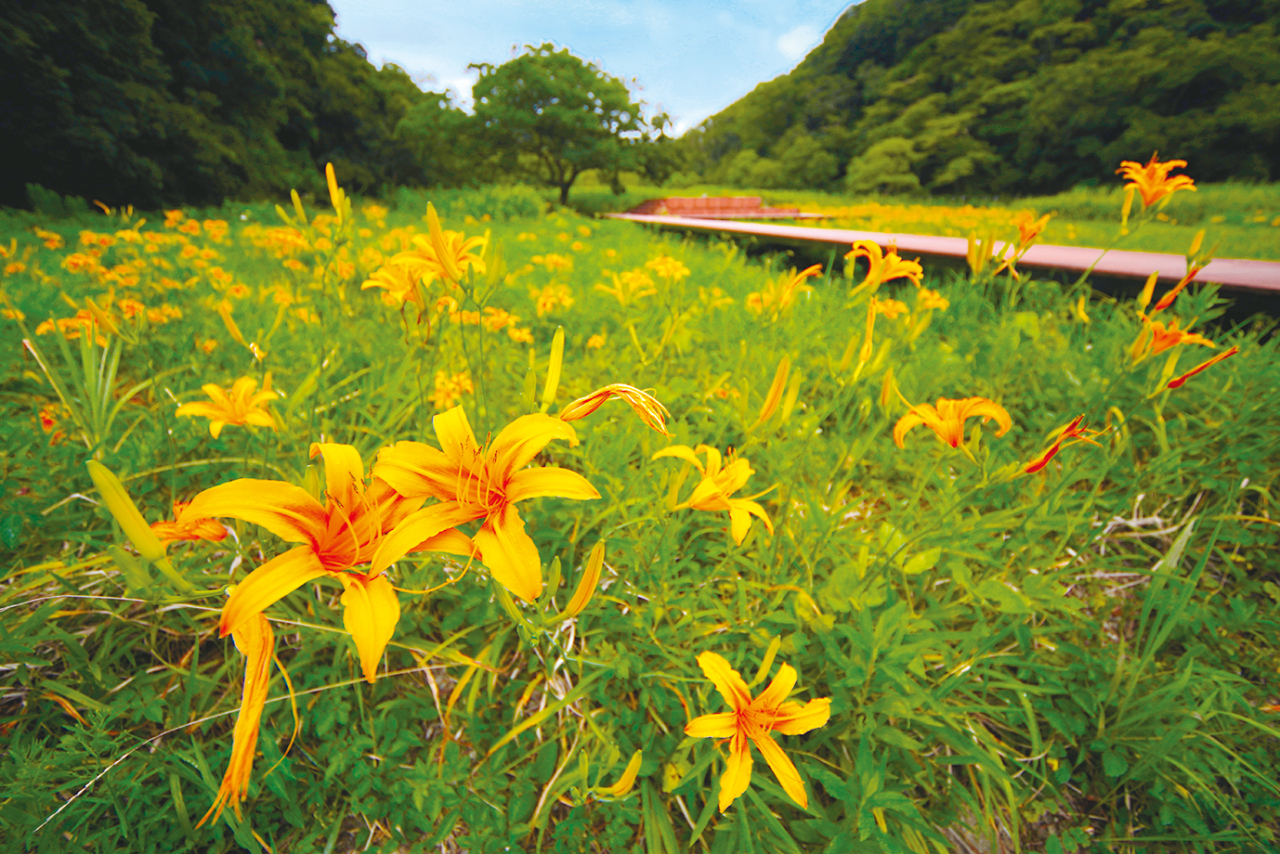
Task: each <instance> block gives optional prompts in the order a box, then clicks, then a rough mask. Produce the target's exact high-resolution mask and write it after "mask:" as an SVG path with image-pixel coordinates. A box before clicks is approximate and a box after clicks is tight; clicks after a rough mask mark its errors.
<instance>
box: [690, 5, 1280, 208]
mask: <svg viewBox="0 0 1280 854" xmlns="http://www.w3.org/2000/svg"><path fill="white" fill-rule="evenodd" d="M1278 22H1280V2H1277V0H1110V2H1103V0H990V2H975V0H866V2H864V3H862V4H860V5H856V6H851V7H850V8H849V9H848V10H847V11H846V12H845V13H844V15H843V16H842V17H841V18H840V20H839V21H838V22H837V23H836V24H835V26H833V27H832V29H831V30H830V31H829V32H828V33H827V36H826V38H825V39H824V41H823V43H822V45H820V46H819V47H818V48H816V49H815V50H814V51H813V52H812V53H811V54H810V55H809V56H808V57H806V58H805V60H804V61H803V62H801V63H800V65H799V66H798V67H797V68H796V69H795V70H794V71H792V72H791V73H790V74H787V75H785V76H782V77H778V78H776V79H774V80H771V81H769V82H767V83H762V84H761V85H759V86H757V87H756V88H755V89H754V90H753V91H752V92H751V93H750V94H749V95H747V96H746V97H745V98H743V99H742V100H740V101H738V102H736V103H734V104H733V105H731V106H730V107H728V108H727V109H725V110H724V111H722V112H721V113H718V114H717V115H715V116H712V117H711V118H710V119H708V120H707V121H706V122H704V123H703V124H702V125H700V126H699V127H698V128H696V129H695V130H693V131H691V132H689V133H687V134H686V135H685V136H684V137H683V138H682V139H681V143H682V145H683V147H684V150H685V153H686V155H687V157H688V164H689V166H688V168H689V170H690V172H696V173H697V174H698V175H699V176H700V177H702V178H703V179H706V180H709V181H716V182H724V183H730V184H735V185H739V186H753V187H765V188H767V187H794V188H814V189H823V188H826V189H833V188H839V187H843V188H844V189H848V190H851V191H855V192H868V191H881V192H885V191H888V192H894V191H900V192H936V193H945V194H948V195H957V194H964V193H991V192H994V193H1011V192H1014V193H1052V192H1058V191H1061V190H1064V189H1068V188H1070V187H1073V186H1076V185H1079V184H1093V183H1097V182H1099V181H1102V180H1107V179H1109V178H1110V177H1111V176H1112V175H1113V174H1114V171H1115V168H1116V166H1117V164H1118V163H1119V162H1120V161H1121V160H1123V159H1129V160H1134V159H1142V160H1145V159H1146V158H1148V157H1150V155H1151V153H1152V151H1155V150H1159V151H1160V152H1161V153H1162V156H1166V157H1178V158H1182V159H1186V160H1187V161H1189V163H1190V167H1189V169H1190V171H1191V172H1192V173H1193V174H1194V175H1195V176H1196V178H1197V179H1199V180H1203V181H1223V180H1227V179H1236V180H1246V181H1249V180H1257V181H1267V180H1274V179H1276V178H1277V177H1280V136H1278V135H1280V31H1278V26H1280V24H1278Z"/></svg>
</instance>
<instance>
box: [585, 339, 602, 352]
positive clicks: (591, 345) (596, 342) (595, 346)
mask: <svg viewBox="0 0 1280 854" xmlns="http://www.w3.org/2000/svg"><path fill="white" fill-rule="evenodd" d="M603 346H604V336H603V335H592V336H591V337H590V338H588V339H587V349H588V350H599V349H600V348H601V347H603Z"/></svg>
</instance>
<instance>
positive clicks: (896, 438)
mask: <svg viewBox="0 0 1280 854" xmlns="http://www.w3.org/2000/svg"><path fill="white" fill-rule="evenodd" d="M925 405H926V406H927V405H928V404H925ZM924 423H925V420H924V418H923V417H922V416H921V415H920V413H918V412H916V408H915V407H914V406H913V407H912V408H911V411H910V412H908V413H907V414H906V415H904V416H902V417H901V418H899V419H898V423H897V424H895V425H893V444H895V445H897V446H898V447H899V448H905V447H906V445H904V444H903V443H902V440H903V439H905V438H906V437H907V434H908V433H910V432H911V431H912V430H914V429H915V428H916V427H919V426H920V425H921V424H924Z"/></svg>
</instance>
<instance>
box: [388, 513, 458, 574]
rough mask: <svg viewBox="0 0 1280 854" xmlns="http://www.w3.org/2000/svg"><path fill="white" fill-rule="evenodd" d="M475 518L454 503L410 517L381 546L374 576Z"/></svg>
mask: <svg viewBox="0 0 1280 854" xmlns="http://www.w3.org/2000/svg"><path fill="white" fill-rule="evenodd" d="M475 518H476V514H475V511H474V510H473V509H471V508H467V507H463V506H461V505H459V504H458V503H456V502H453V501H446V502H444V503H441V504H431V505H428V506H427V507H423V508H422V509H421V510H417V511H415V512H413V513H410V514H409V515H408V516H406V517H405V518H404V519H403V520H402V521H401V522H400V524H399V525H396V526H395V528H394V529H393V530H392V531H391V533H389V534H387V536H386V537H385V538H383V540H382V542H381V543H379V544H378V550H377V551H375V552H374V553H373V558H372V560H371V561H370V562H371V564H372V567H371V572H370V575H377V574H378V573H380V572H382V571H383V570H385V569H386V568H387V567H388V566H390V565H391V564H393V563H395V562H396V561H397V560H399V559H400V558H402V557H404V555H405V554H406V553H408V552H410V551H413V550H414V549H416V548H417V547H418V545H419V544H420V543H423V542H426V541H427V540H429V539H431V538H432V537H434V536H436V535H437V534H441V533H444V532H445V531H447V530H449V529H450V528H454V527H457V526H458V525H461V524H462V523H464V522H470V521H471V520H473V519H475Z"/></svg>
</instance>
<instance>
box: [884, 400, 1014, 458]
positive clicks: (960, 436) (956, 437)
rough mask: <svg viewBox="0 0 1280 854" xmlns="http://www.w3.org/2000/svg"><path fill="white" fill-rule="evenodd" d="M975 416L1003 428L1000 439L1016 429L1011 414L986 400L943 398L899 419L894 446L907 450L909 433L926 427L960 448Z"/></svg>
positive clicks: (946, 441)
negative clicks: (970, 420)
mask: <svg viewBox="0 0 1280 854" xmlns="http://www.w3.org/2000/svg"><path fill="white" fill-rule="evenodd" d="M975 416H980V417H981V418H982V419H983V420H984V421H986V420H988V419H991V418H994V419H995V420H996V423H997V424H999V425H1000V429H999V430H997V431H996V435H997V436H1003V435H1004V434H1005V433H1008V432H1009V428H1010V427H1012V426H1013V419H1012V418H1010V417H1009V413H1008V411H1007V410H1006V409H1005V408H1004V407H1003V406H1001V405H1000V404H998V403H996V402H995V401H992V400H988V399H987V398H985V397H966V398H964V399H963V400H950V399H948V398H945V397H940V398H938V405H937V406H936V407H934V406H930V405H929V404H927V403H918V404H916V405H915V406H913V407H911V410H910V411H909V412H907V414H906V415H904V416H902V418H900V419H898V423H897V424H896V425H894V428H893V443H894V444H895V445H897V446H898V447H899V448H902V447H905V446H904V445H903V441H902V440H903V439H904V438H905V437H906V435H907V433H908V432H910V431H911V430H912V429H914V428H915V427H917V426H918V425H920V424H923V425H925V426H926V427H928V428H929V429H930V430H932V431H933V432H935V433H937V434H938V438H939V439H941V440H942V441H943V442H944V443H946V444H948V445H950V446H951V447H953V448H958V447H960V445H961V444H962V443H963V442H964V422H965V421H966V420H967V419H969V418H973V417H975Z"/></svg>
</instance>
